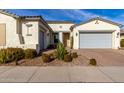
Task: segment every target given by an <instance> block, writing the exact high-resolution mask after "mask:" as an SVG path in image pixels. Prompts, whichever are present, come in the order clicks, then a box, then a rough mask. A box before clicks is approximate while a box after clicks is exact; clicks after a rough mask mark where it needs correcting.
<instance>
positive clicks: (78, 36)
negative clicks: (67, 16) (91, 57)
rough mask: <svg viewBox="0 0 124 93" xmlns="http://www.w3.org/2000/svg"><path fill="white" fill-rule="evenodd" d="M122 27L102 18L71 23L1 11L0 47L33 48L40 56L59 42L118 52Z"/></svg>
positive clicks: (76, 47)
mask: <svg viewBox="0 0 124 93" xmlns="http://www.w3.org/2000/svg"><path fill="white" fill-rule="evenodd" d="M121 27H122V25H121V24H119V23H115V22H112V21H110V20H106V19H103V18H100V17H96V18H93V19H90V20H88V21H86V22H83V23H80V24H74V23H73V22H69V21H45V20H44V19H43V18H42V17H41V16H18V15H16V14H13V13H10V12H7V11H5V10H0V48H7V47H18V48H24V49H27V48H32V49H36V50H37V52H38V53H39V52H40V51H41V50H43V49H45V48H47V46H48V45H50V44H54V42H55V43H57V42H58V40H59V41H61V42H62V43H63V44H64V46H65V47H70V46H71V44H73V48H74V49H80V48H83V49H85V48H90V49H93V48H111V49H118V48H119V47H120V28H121ZM71 37H73V43H71V42H72V41H71V40H70V39H71Z"/></svg>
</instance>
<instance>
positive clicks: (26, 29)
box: [0, 10, 54, 53]
mask: <svg viewBox="0 0 124 93" xmlns="http://www.w3.org/2000/svg"><path fill="white" fill-rule="evenodd" d="M53 38H54V37H53V31H52V29H51V28H50V26H49V25H48V24H47V23H46V21H45V20H44V19H43V18H42V17H41V16H18V15H16V14H13V13H10V12H7V11H5V10H0V48H7V47H18V48H24V49H27V48H32V49H36V50H37V52H38V53H39V52H40V51H41V50H43V49H45V48H47V46H48V45H49V44H53V43H54V41H53V40H54V39H53Z"/></svg>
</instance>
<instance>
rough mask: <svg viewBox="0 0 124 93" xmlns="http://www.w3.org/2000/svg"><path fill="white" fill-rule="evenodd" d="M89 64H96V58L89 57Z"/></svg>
mask: <svg viewBox="0 0 124 93" xmlns="http://www.w3.org/2000/svg"><path fill="white" fill-rule="evenodd" d="M89 64H90V65H94V66H96V65H97V62H96V59H94V58H92V59H90V63H89Z"/></svg>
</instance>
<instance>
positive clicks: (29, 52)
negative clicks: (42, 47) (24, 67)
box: [24, 49, 37, 59]
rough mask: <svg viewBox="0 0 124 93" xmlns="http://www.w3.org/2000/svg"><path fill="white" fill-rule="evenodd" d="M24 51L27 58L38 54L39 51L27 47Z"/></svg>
mask: <svg viewBox="0 0 124 93" xmlns="http://www.w3.org/2000/svg"><path fill="white" fill-rule="evenodd" d="M24 53H25V58H26V59H31V58H34V57H36V56H37V52H36V50H35V49H26V50H24Z"/></svg>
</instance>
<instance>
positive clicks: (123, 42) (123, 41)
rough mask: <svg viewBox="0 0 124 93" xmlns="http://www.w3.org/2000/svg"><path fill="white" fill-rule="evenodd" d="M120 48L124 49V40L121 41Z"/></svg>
mask: <svg viewBox="0 0 124 93" xmlns="http://www.w3.org/2000/svg"><path fill="white" fill-rule="evenodd" d="M120 46H121V47H124V39H121V41H120Z"/></svg>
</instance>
